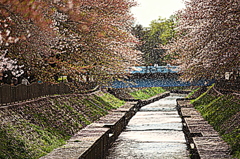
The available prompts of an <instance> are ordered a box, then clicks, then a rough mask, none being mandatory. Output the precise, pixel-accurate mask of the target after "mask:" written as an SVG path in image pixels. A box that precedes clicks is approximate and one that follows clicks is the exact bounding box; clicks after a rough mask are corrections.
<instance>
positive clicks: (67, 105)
mask: <svg viewBox="0 0 240 159" xmlns="http://www.w3.org/2000/svg"><path fill="white" fill-rule="evenodd" d="M123 104H124V101H121V100H119V99H117V98H115V97H114V96H113V95H111V94H107V93H98V94H96V95H87V96H79V95H76V96H74V95H73V96H61V97H58V98H46V99H43V100H40V101H38V102H35V103H25V104H22V105H19V106H17V107H11V108H8V109H2V110H0V120H1V124H0V158H1V159H37V158H39V157H41V156H44V155H46V154H47V153H49V152H50V151H52V150H53V149H55V148H57V147H59V146H61V145H63V144H65V141H66V140H68V139H69V138H70V137H71V136H72V135H73V134H74V133H76V132H77V131H79V130H80V129H81V128H83V127H84V126H86V125H88V124H90V123H91V122H93V121H95V120H97V119H98V118H100V117H101V116H104V115H106V114H107V113H108V110H111V109H114V108H117V107H119V106H121V105H123Z"/></svg>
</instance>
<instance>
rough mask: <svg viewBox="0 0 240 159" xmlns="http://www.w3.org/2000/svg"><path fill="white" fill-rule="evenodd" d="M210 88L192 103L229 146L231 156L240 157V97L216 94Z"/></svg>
mask: <svg viewBox="0 0 240 159" xmlns="http://www.w3.org/2000/svg"><path fill="white" fill-rule="evenodd" d="M212 88H213V86H211V87H209V88H208V90H207V91H206V92H204V93H203V94H202V95H200V96H199V97H198V98H196V99H195V100H192V103H193V105H194V106H195V108H196V109H198V110H199V111H200V112H201V114H202V116H203V117H204V118H205V119H206V120H207V121H208V122H209V123H210V124H211V125H212V126H213V127H214V129H215V130H216V131H218V132H219V134H220V135H221V136H222V138H223V139H224V140H225V141H226V142H227V143H228V144H229V145H230V146H231V148H232V154H233V156H234V157H235V158H240V99H239V97H237V96H234V95H218V94H216V92H214V91H213V89H212Z"/></svg>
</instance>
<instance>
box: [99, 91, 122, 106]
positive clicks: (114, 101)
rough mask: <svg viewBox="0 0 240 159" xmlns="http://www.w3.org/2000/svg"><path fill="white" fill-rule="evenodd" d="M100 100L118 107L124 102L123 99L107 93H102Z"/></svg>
mask: <svg viewBox="0 0 240 159" xmlns="http://www.w3.org/2000/svg"><path fill="white" fill-rule="evenodd" d="M100 98H101V99H102V100H104V101H105V102H106V103H108V104H109V105H110V106H111V108H119V107H120V106H122V105H124V104H125V101H123V100H120V99H118V98H116V97H115V96H114V95H112V94H109V93H104V94H103V96H100Z"/></svg>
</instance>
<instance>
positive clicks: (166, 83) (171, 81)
mask: <svg viewBox="0 0 240 159" xmlns="http://www.w3.org/2000/svg"><path fill="white" fill-rule="evenodd" d="M213 83H214V81H213V80H200V81H196V82H182V81H179V80H177V79H176V78H166V79H155V78H142V79H127V80H125V82H123V81H118V80H116V81H114V82H112V83H111V85H110V86H109V87H111V88H130V87H131V88H137V87H177V86H210V85H212V84H213Z"/></svg>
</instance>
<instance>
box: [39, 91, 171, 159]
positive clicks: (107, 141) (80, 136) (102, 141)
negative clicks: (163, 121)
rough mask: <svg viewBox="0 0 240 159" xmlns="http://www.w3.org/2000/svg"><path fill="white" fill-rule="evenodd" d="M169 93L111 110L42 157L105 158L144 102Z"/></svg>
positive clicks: (58, 158) (65, 158)
mask: <svg viewBox="0 0 240 159" xmlns="http://www.w3.org/2000/svg"><path fill="white" fill-rule="evenodd" d="M169 95H170V93H169V92H167V93H163V94H160V95H157V96H155V97H153V98H150V99H149V100H144V101H138V102H126V104H125V105H123V106H122V107H120V108H118V109H115V110H112V111H110V112H109V114H108V115H106V116H104V117H102V118H100V119H99V120H98V121H95V122H94V123H92V124H90V125H88V126H86V127H85V128H83V129H82V130H80V131H79V132H78V133H76V134H75V135H74V136H73V137H71V139H70V140H68V141H67V144H65V145H63V146H61V147H59V148H57V149H55V150H54V151H52V152H51V153H49V154H47V155H46V156H43V157H41V159H104V158H105V157H106V155H107V151H108V149H109V148H110V147H111V145H112V143H113V142H114V141H115V140H116V139H117V137H118V136H119V135H120V133H121V132H122V131H123V129H124V128H125V127H126V125H127V124H128V122H129V120H130V119H131V118H132V117H133V116H134V115H135V113H136V112H137V111H138V110H139V109H140V108H141V107H142V106H143V105H144V104H148V103H151V102H153V101H156V100H159V99H161V98H164V97H166V96H169Z"/></svg>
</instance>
